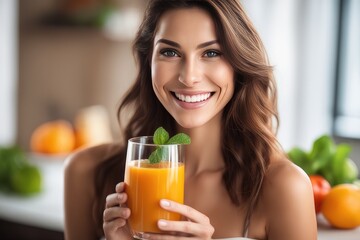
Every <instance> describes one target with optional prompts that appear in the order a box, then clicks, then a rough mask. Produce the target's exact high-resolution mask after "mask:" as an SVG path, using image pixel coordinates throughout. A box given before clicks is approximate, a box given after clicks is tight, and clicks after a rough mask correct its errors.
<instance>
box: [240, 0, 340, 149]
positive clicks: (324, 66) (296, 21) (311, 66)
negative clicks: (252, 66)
mask: <svg viewBox="0 0 360 240" xmlns="http://www.w3.org/2000/svg"><path fill="white" fill-rule="evenodd" d="M242 3H243V4H244V7H245V9H246V10H247V12H248V14H249V15H250V18H251V19H252V20H253V22H254V24H255V27H256V28H257V29H258V31H259V33H260V35H261V37H262V39H263V41H264V44H265V47H266V49H267V51H268V54H269V58H270V63H271V64H272V65H273V66H274V68H275V77H276V80H277V84H278V95H279V114H280V128H279V140H280V143H281V144H282V146H283V147H284V149H285V150H289V149H290V148H292V147H294V146H300V147H303V148H305V149H309V148H310V147H311V144H312V142H313V141H314V140H315V139H316V138H317V137H319V136H320V135H322V134H330V133H331V124H332V104H333V102H332V101H333V85H334V79H335V53H336V41H335V40H336V27H337V25H336V20H337V4H338V1H337V0H317V1H311V0H286V1H285V0H271V1H269V0H242Z"/></svg>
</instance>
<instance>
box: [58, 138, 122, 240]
mask: <svg viewBox="0 0 360 240" xmlns="http://www.w3.org/2000/svg"><path fill="white" fill-rule="evenodd" d="M119 150H120V146H119V145H118V144H104V145H99V146H94V147H90V148H86V149H82V150H78V151H76V152H74V153H73V154H71V155H70V156H69V157H68V158H67V159H66V160H65V169H64V207H65V239H69V240H72V239H96V238H97V237H96V236H97V235H98V232H97V229H98V226H97V225H96V223H95V222H94V221H93V214H92V213H93V212H92V211H93V204H94V200H95V199H96V194H95V185H94V179H95V172H96V169H97V166H99V164H101V163H102V162H104V161H105V160H107V159H109V157H111V156H113V155H115V154H116V153H117V152H118V151H119ZM97 239H98V238H97Z"/></svg>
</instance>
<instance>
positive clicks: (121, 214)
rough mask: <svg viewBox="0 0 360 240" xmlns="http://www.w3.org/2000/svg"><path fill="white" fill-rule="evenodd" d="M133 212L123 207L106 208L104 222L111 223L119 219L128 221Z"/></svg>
mask: <svg viewBox="0 0 360 240" xmlns="http://www.w3.org/2000/svg"><path fill="white" fill-rule="evenodd" d="M130 214H131V212H130V209H129V208H122V207H112V208H106V209H105V210H104V214H103V220H104V222H111V221H114V220H116V219H118V218H121V219H124V220H126V219H128V218H129V216H130Z"/></svg>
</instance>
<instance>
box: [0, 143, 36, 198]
mask: <svg viewBox="0 0 360 240" xmlns="http://www.w3.org/2000/svg"><path fill="white" fill-rule="evenodd" d="M41 188H42V175H41V172H40V170H39V169H38V168H37V167H36V166H33V165H31V164H30V163H29V162H28V161H27V158H26V155H25V153H24V151H23V150H21V149H20V148H19V147H17V146H10V147H0V191H3V192H8V193H16V194H21V195H31V194H34V193H38V192H40V191H41Z"/></svg>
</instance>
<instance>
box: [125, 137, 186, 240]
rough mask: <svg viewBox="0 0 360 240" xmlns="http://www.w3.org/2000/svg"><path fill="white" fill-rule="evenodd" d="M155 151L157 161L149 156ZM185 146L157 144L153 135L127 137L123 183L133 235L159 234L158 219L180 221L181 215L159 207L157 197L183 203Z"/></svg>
mask: <svg viewBox="0 0 360 240" xmlns="http://www.w3.org/2000/svg"><path fill="white" fill-rule="evenodd" d="M154 151H157V152H156V154H157V155H158V156H161V161H160V162H158V163H150V162H149V160H148V159H149V156H150V155H151V154H152V153H153V152H154ZM184 155H185V154H184V145H182V144H170V145H156V144H154V143H153V137H152V136H143V137H136V138H132V139H129V140H128V148H127V156H126V169H125V183H126V190H125V191H126V193H127V194H128V200H127V205H128V207H129V208H130V209H131V216H130V218H129V224H130V228H131V230H132V233H133V236H134V238H137V239H145V238H144V236H146V235H144V234H146V233H161V231H160V229H159V228H158V227H157V221H158V220H159V219H168V220H180V219H181V216H180V215H179V214H176V213H171V212H169V211H166V210H164V209H162V208H161V207H160V199H163V198H165V199H169V200H173V201H176V202H179V203H183V202H184V172H185V169H184V168H185V166H184Z"/></svg>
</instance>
